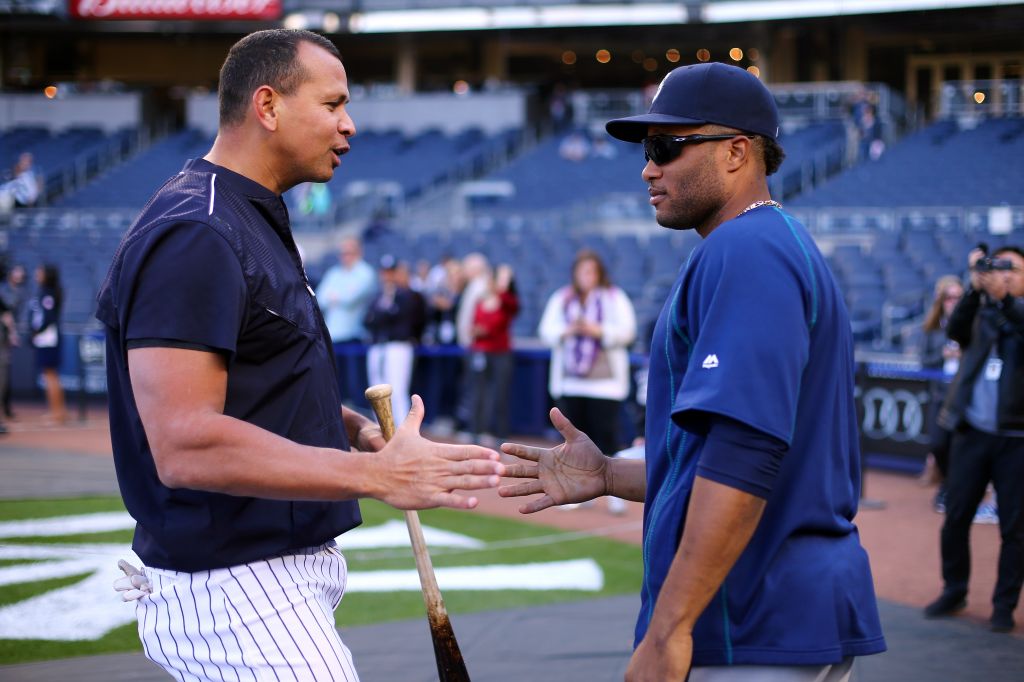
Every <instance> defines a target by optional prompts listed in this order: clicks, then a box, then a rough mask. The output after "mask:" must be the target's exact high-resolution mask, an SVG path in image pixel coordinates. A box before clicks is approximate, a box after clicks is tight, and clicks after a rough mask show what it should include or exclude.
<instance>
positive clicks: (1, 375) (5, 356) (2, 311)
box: [0, 296, 18, 434]
mask: <svg viewBox="0 0 1024 682" xmlns="http://www.w3.org/2000/svg"><path fill="white" fill-rule="evenodd" d="M16 345H18V332H17V331H16V330H15V328H14V315H12V314H11V308H10V306H8V305H7V301H6V300H5V299H4V297H3V296H0V395H3V394H4V393H5V392H6V391H7V384H8V383H9V382H10V380H11V348H12V347H13V346H16ZM4 433H7V426H6V425H5V424H4V420H3V419H2V418H0V434H4Z"/></svg>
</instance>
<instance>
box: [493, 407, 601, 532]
mask: <svg viewBox="0 0 1024 682" xmlns="http://www.w3.org/2000/svg"><path fill="white" fill-rule="evenodd" d="M550 417H551V423H552V425H554V427H555V428H556V429H558V432H559V433H560V434H562V437H563V438H565V442H564V443H562V444H561V445H558V446H556V447H553V448H538V447H532V446H529V445H520V444H518V443H503V444H502V446H501V451H502V452H504V453H505V454H508V455H513V456H515V457H518V458H519V459H520V460H524V461H523V462H522V463H516V464H508V465H506V466H505V476H507V477H510V478H525V479H531V480H526V481H523V482H521V483H514V484H511V485H505V486H502V487H500V488H498V494H499V495H501V496H502V497H522V496H525V495H535V494H537V493H543V494H542V495H541V497H538V498H537V499H535V500H530V501H529V502H527V503H526V504H524V505H522V506H521V507H519V511H520V513H522V514H532V513H533V512H538V511H540V510H542V509H547V508H548V507H551V506H554V505H556V504H569V503H571V502H586V501H587V500H592V499H594V498H595V497H599V496H601V495H604V494H605V492H607V490H608V484H607V480H606V479H607V475H608V462H609V461H610V460H609V459H608V458H607V457H605V456H604V454H602V453H601V451H600V450H599V449H598V447H597V446H596V445H594V441H592V440H590V438H589V437H588V436H587V434H585V433H583V432H582V431H580V430H579V429H577V428H576V427H575V426H573V425H572V422H570V421H569V420H568V419H567V418H566V417H565V415H563V414H562V413H561V412H560V411H559V409H558V408H557V407H556V408H552V410H551V413H550Z"/></svg>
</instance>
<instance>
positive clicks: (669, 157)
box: [643, 133, 757, 166]
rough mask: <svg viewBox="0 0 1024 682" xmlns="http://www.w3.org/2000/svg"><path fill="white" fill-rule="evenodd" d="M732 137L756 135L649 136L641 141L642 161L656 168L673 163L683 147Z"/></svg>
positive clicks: (753, 136)
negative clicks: (642, 147) (651, 162)
mask: <svg viewBox="0 0 1024 682" xmlns="http://www.w3.org/2000/svg"><path fill="white" fill-rule="evenodd" d="M734 137H749V138H751V139H752V138H755V137H757V135H748V134H746V133H730V134H728V135H684V136H682V137H677V136H675V135H651V136H650V137H645V138H644V139H643V145H644V160H645V161H653V162H654V165H656V166H664V165H665V164H666V163H669V162H671V161H674V160H675V159H676V157H678V156H679V155H680V154H682V153H683V147H685V146H686V145H688V144H700V143H701V142H713V141H715V140H731V139H733V138H734Z"/></svg>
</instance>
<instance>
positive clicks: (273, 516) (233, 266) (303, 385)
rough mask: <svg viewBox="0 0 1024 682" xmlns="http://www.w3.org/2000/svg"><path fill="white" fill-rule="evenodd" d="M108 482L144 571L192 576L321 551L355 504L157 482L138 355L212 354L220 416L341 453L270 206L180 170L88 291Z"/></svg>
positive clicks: (267, 194)
mask: <svg viewBox="0 0 1024 682" xmlns="http://www.w3.org/2000/svg"><path fill="white" fill-rule="evenodd" d="M96 316H97V318H98V319H99V320H100V321H101V322H102V323H103V324H104V326H105V327H106V335H107V342H106V343H107V383H108V394H109V402H110V430H111V440H112V445H113V450H114V464H115V468H116V470H117V478H118V483H119V486H120V488H121V494H122V496H123V498H124V501H125V505H126V507H127V508H128V511H129V512H130V513H131V515H132V516H133V517H134V518H135V520H136V521H137V526H136V531H135V540H134V543H133V549H134V550H135V551H136V553H137V554H138V555H139V556H140V557H141V558H142V560H143V561H144V562H145V563H146V564H147V565H149V566H155V567H159V568H166V569H171V570H178V571H197V570H206V569H211V568H219V567H224V566H230V565H236V564H240V563H246V562H249V561H253V560H256V559H261V558H264V557H268V556H272V555H275V554H280V553H283V552H286V551H288V550H291V549H298V548H303V547H310V546H315V545H319V544H322V543H324V542H327V541H328V540H330V539H332V538H334V537H335V536H337V535H338V534H340V533H343V532H345V531H346V530H349V529H351V528H353V527H355V526H357V525H359V523H360V521H361V519H360V515H359V507H358V504H357V503H356V502H354V501H346V502H308V501H295V502H291V501H281V500H267V499H258V498H250V497H237V496H233V495H225V494H220V493H211V492H204V491H199V490H189V489H171V488H168V487H166V486H164V485H163V484H162V483H161V482H160V480H159V478H158V477H157V472H156V466H155V464H154V461H153V455H152V452H151V450H150V447H149V443H148V441H147V439H146V433H145V430H144V429H143V425H142V421H141V419H140V417H139V413H138V409H137V407H136V405H135V399H134V396H133V394H132V387H131V380H130V377H129V375H128V362H127V359H128V350H129V349H130V348H135V347H142V346H164V347H181V348H192V349H198V350H203V351H208V352H216V353H221V354H223V356H224V357H225V360H226V362H227V370H228V381H227V395H226V400H225V405H224V413H225V414H226V415H229V416H231V417H235V418H237V419H241V420H243V421H246V422H249V423H251V424H254V425H256V426H259V427H261V428H263V429H266V430H268V431H271V432H272V433H275V434H277V435H280V436H283V437H284V438H288V439H290V440H292V441H295V442H297V443H301V444H304V445H311V446H317V447H328V448H337V449H347V448H348V440H347V438H346V436H345V430H344V425H343V423H342V420H341V414H340V406H341V401H340V397H339V393H338V387H337V382H336V380H335V376H336V373H335V369H334V358H333V354H332V350H331V348H332V347H331V343H330V337H329V335H328V333H327V329H326V327H325V325H324V323H323V319H322V317H321V314H320V309H319V306H318V305H317V304H316V301H315V300H314V298H313V292H312V290H311V289H310V288H309V286H308V284H307V282H306V277H305V274H304V272H303V269H302V264H301V261H300V260H299V255H298V252H297V250H296V248H295V243H294V241H293V239H292V235H291V230H290V228H289V224H288V213H287V209H286V208H285V206H284V202H283V201H282V200H281V198H280V197H279V196H277V195H276V194H274V193H273V192H271V191H270V190H268V189H266V188H264V187H262V186H261V185H259V184H258V183H256V182H253V181H252V180H249V179H248V178H245V177H244V176H242V175H239V174H237V173H234V172H232V171H229V170H227V169H226V168H222V167H220V166H216V165H214V164H212V163H209V162H208V161H205V160H201V159H200V160H194V161H190V162H188V163H187V164H186V166H185V168H184V170H183V171H182V172H181V173H179V174H178V175H176V176H175V177H173V178H171V179H170V180H168V181H167V183H165V184H164V186H163V187H161V188H160V189H159V190H158V191H157V193H156V194H155V195H154V196H153V198H152V199H151V200H150V201H149V203H148V204H147V206H146V207H145V208H144V209H143V211H142V213H141V215H140V216H139V217H138V219H137V220H136V221H135V223H134V224H133V225H132V227H131V228H130V229H129V230H128V232H127V234H126V235H125V237H124V239H123V240H122V242H121V245H120V247H119V248H118V250H117V253H116V255H115V256H114V261H113V263H112V265H111V267H110V271H109V273H108V275H107V279H106V281H105V282H104V284H103V287H102V288H101V291H100V294H99V300H98V308H97V314H96Z"/></svg>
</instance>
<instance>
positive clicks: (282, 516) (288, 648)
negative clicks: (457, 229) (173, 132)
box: [97, 30, 503, 682]
mask: <svg viewBox="0 0 1024 682" xmlns="http://www.w3.org/2000/svg"><path fill="white" fill-rule="evenodd" d="M220 75H221V77H220V86H219V100H220V129H219V132H218V135H217V139H216V140H215V142H214V144H213V148H212V149H211V150H210V152H209V153H208V154H207V155H206V156H205V157H204V158H202V159H195V160H191V161H189V162H188V163H187V164H186V165H185V167H184V169H183V170H182V171H181V172H180V173H178V174H177V175H176V176H174V177H173V178H171V179H169V180H168V181H167V182H166V183H165V184H164V185H163V187H161V188H160V189H159V190H158V191H157V193H156V194H155V195H154V196H153V198H152V199H151V200H150V201H149V203H148V204H147V206H146V207H145V208H144V209H143V211H142V213H141V215H140V216H139V217H138V219H137V220H136V222H135V223H134V225H133V226H132V227H131V229H130V230H129V231H128V233H127V234H126V235H125V237H124V239H123V241H122V243H121V245H120V247H119V248H118V250H117V253H116V255H115V257H114V261H113V264H112V265H111V268H110V272H109V274H108V276H107V279H106V281H105V283H104V285H103V287H102V289H101V292H100V295H99V305H98V310H97V317H98V318H99V319H100V321H101V322H103V324H104V325H105V327H106V335H107V372H108V386H109V399H110V426H111V438H112V441H113V450H114V462H115V466H116V469H117V476H118V482H119V485H120V488H121V494H122V496H123V498H124V502H125V506H126V507H127V509H128V511H129V512H130V513H131V514H132V516H133V517H134V518H135V519H136V521H137V526H136V531H135V539H134V542H133V549H134V550H135V552H136V553H137V554H138V555H139V557H141V559H142V560H143V562H144V565H145V566H144V568H143V569H142V570H141V571H139V570H137V569H135V568H134V567H132V566H130V565H128V564H122V565H121V567H122V570H124V572H125V574H126V577H125V578H123V579H121V580H120V581H118V584H117V587H118V589H120V590H121V591H122V593H123V596H124V597H125V598H126V599H127V600H133V601H134V602H135V604H136V608H137V614H138V620H139V635H140V638H141V639H142V644H143V647H144V649H145V652H146V655H147V656H148V657H149V658H150V659H151V660H153V661H154V662H155V663H157V664H158V665H160V666H162V667H163V668H164V669H165V670H166V671H167V672H168V673H170V674H171V675H172V676H173V677H175V678H176V679H179V680H183V681H186V680H187V681H192V680H218V681H219V680H279V681H281V682H285V681H287V680H303V681H306V680H316V681H323V680H345V681H346V682H353V681H354V680H357V679H358V676H357V674H356V670H355V667H354V666H353V663H352V657H351V655H350V653H349V651H348V649H347V648H346V647H345V645H344V644H343V643H342V641H341V639H340V638H339V637H338V633H337V631H336V630H335V628H334V615H333V614H334V610H335V608H336V607H337V606H338V603H339V602H340V601H341V598H342V595H343V593H344V590H345V583H346V567H345V561H344V558H343V557H342V555H341V553H340V552H339V551H338V549H337V547H336V546H335V543H334V538H335V537H336V536H337V535H339V534H341V533H344V532H345V531H347V530H349V529H351V528H353V527H355V526H357V525H358V524H359V523H360V522H361V519H360V515H359V507H358V504H357V502H356V500H357V499H358V498H361V497H373V498H376V499H379V500H382V501H384V502H386V503H388V504H391V505H393V506H395V507H399V508H402V509H422V508H429V507H437V506H445V507H453V508H470V507H473V506H475V504H476V499H475V498H473V497H471V496H466V495H463V494H459V493H455V492H454V491H455V489H459V490H474V489H480V488H486V487H495V486H497V484H498V481H499V476H500V474H501V473H502V472H503V467H502V465H501V464H500V463H498V461H497V459H498V454H497V453H496V452H493V451H490V450H487V449H484V448H479V447H475V446H448V445H439V444H435V443H431V442H430V441H427V440H425V439H424V438H422V437H421V436H420V435H419V427H420V424H421V422H422V420H423V403H422V401H420V400H419V398H417V397H414V398H413V400H412V409H411V411H410V412H409V416H408V417H407V419H406V420H405V422H404V423H403V424H402V425H401V427H400V428H399V429H398V431H397V433H396V434H395V436H394V438H393V439H392V440H391V441H390V442H388V443H387V445H385V444H384V440H383V438H382V436H381V433H380V430H379V429H378V428H377V426H376V425H375V424H374V423H372V422H371V421H369V420H367V419H366V418H364V417H362V416H361V415H359V414H358V413H355V412H352V411H349V410H347V409H345V408H342V407H341V401H340V397H339V392H338V385H337V381H336V379H335V377H336V376H337V373H336V371H335V367H334V357H333V352H332V347H331V340H330V336H329V334H328V332H327V328H326V326H325V325H324V321H323V318H322V316H321V314H320V309H319V306H318V305H317V303H316V300H315V298H314V294H313V291H312V289H311V288H310V286H309V284H308V282H307V281H306V277H305V274H304V271H303V268H302V263H301V260H300V258H299V254H298V251H297V249H296V246H295V242H294V240H293V239H292V234H291V231H290V229H289V223H288V211H287V209H286V208H285V204H284V202H283V201H282V199H281V193H282V192H284V191H285V190H287V189H289V188H290V187H293V186H295V185H296V184H298V183H301V182H307V181H312V182H326V181H327V180H329V179H330V178H331V176H332V175H333V173H334V169H335V168H336V167H337V166H338V165H339V164H340V163H341V156H342V155H343V154H344V153H345V152H346V151H348V148H349V140H350V138H351V137H352V136H353V135H354V134H355V125H354V124H353V122H352V119H351V118H350V117H349V115H348V113H347V111H346V104H347V102H348V84H347V79H346V74H345V68H344V67H343V65H342V63H341V59H340V57H339V56H338V51H337V49H336V48H335V47H334V45H333V44H331V43H330V42H329V41H328V40H326V39H324V38H322V37H321V36H318V35H316V34H313V33H309V32H306V31H286V30H271V31H261V32H258V33H254V34H252V35H249V36H247V37H245V38H243V39H242V40H240V41H239V42H238V43H237V44H235V46H234V47H232V48H231V51H230V53H229V54H228V57H227V60H226V61H225V62H224V66H223V68H222V69H221V74H220ZM374 451H377V452H374Z"/></svg>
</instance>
